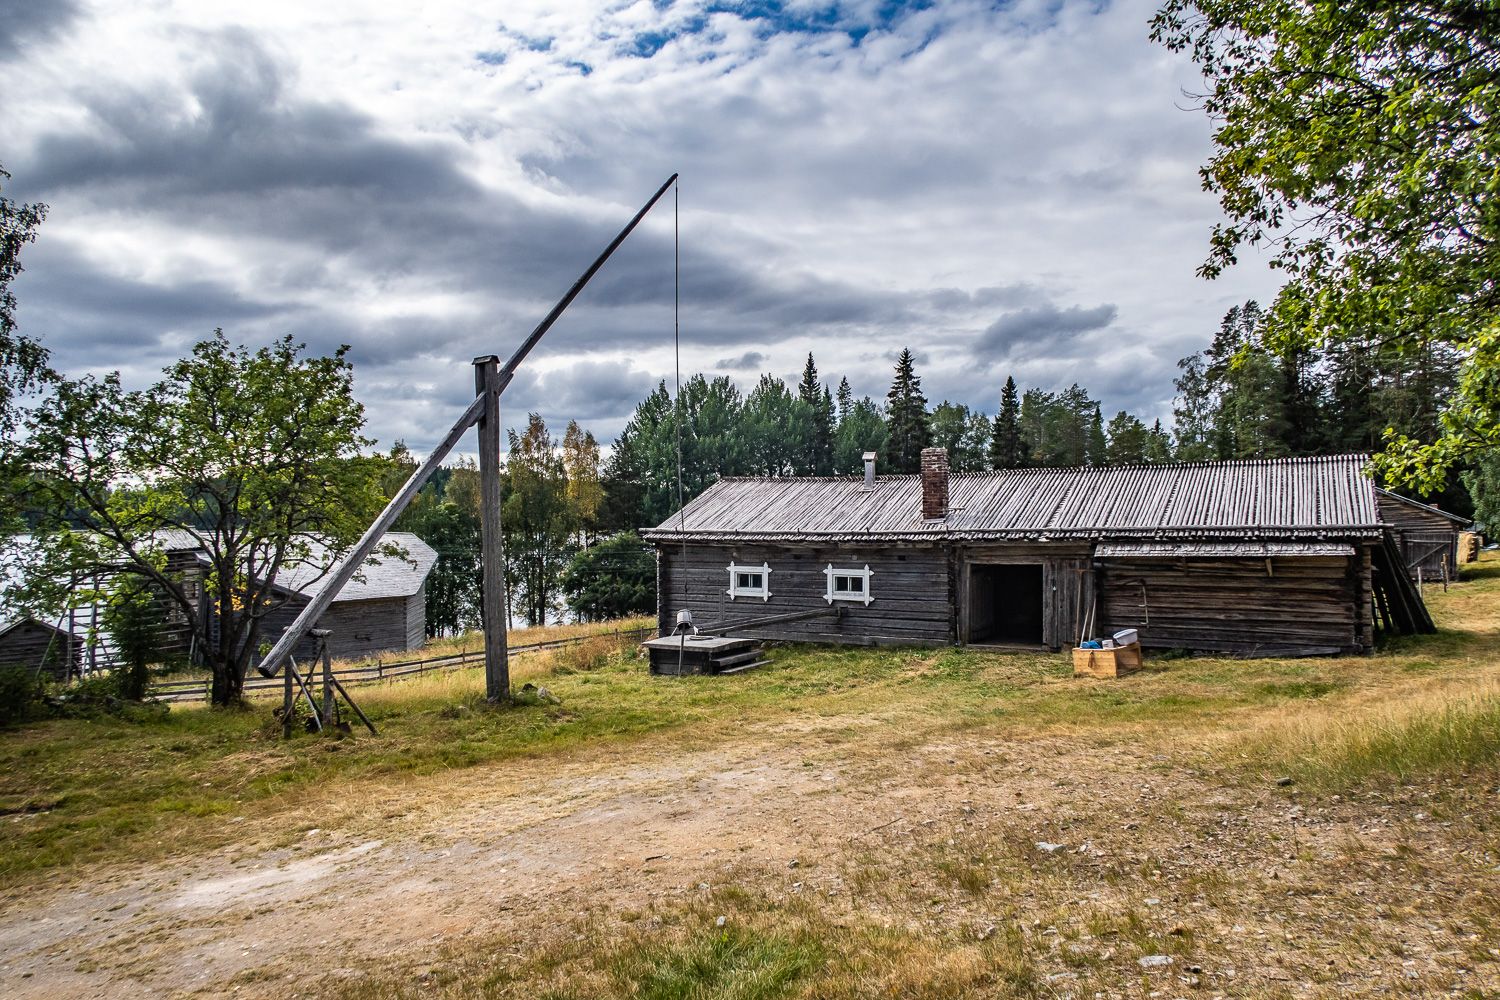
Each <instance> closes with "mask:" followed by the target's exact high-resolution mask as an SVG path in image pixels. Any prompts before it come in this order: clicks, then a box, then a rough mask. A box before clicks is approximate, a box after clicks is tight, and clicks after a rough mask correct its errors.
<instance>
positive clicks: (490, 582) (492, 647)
mask: <svg viewBox="0 0 1500 1000" xmlns="http://www.w3.org/2000/svg"><path fill="white" fill-rule="evenodd" d="M474 394H475V395H476V396H481V397H483V399H484V411H483V413H482V414H481V415H480V417H479V423H478V427H479V506H480V512H479V519H480V528H481V531H482V541H481V552H482V554H483V561H484V604H483V607H482V611H481V614H482V616H483V618H484V690H485V697H487V698H488V699H489V700H490V701H509V700H510V660H509V658H508V656H507V652H508V650H507V649H506V645H505V641H506V637H505V550H504V548H503V547H502V543H501V537H500V359H499V358H497V357H495V356H494V355H493V354H492V355H490V356H488V357H484V358H475V359H474Z"/></svg>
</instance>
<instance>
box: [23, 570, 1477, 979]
mask: <svg viewBox="0 0 1500 1000" xmlns="http://www.w3.org/2000/svg"><path fill="white" fill-rule="evenodd" d="M1493 555H1494V554H1492V553H1487V554H1486V558H1485V561H1484V562H1482V563H1481V564H1480V565H1478V566H1477V567H1471V568H1470V569H1469V572H1468V574H1467V576H1466V579H1465V581H1464V582H1463V583H1460V584H1458V585H1456V586H1454V587H1453V588H1452V589H1451V590H1450V591H1449V592H1448V593H1446V594H1444V593H1441V592H1435V591H1434V590H1433V589H1432V588H1429V592H1428V597H1429V601H1430V604H1431V606H1432V608H1433V612H1434V615H1435V617H1436V618H1437V619H1438V621H1439V623H1440V625H1441V632H1440V634H1439V635H1437V636H1431V637H1421V638H1415V639H1403V640H1399V641H1395V642H1392V643H1390V644H1389V645H1388V646H1386V647H1385V648H1384V649H1383V650H1382V651H1381V652H1380V653H1379V654H1378V655H1376V656H1374V657H1370V658H1348V659H1313V660H1231V659H1212V658H1202V659H1189V658H1158V659H1148V661H1147V666H1146V670H1145V671H1143V672H1142V673H1140V674H1137V675H1134V676H1132V677H1129V678H1125V679H1122V680H1118V681H1100V680H1088V679H1075V678H1073V677H1072V676H1071V669H1070V666H1069V664H1068V662H1067V660H1066V658H1065V657H1064V656H1050V655H1036V654H1028V653H997V652H978V651H961V650H912V649H904V650H878V651H877V650H869V649H832V648H826V647H781V648H777V649H775V650H773V651H772V654H771V655H772V658H773V660H774V662H773V663H772V664H771V665H770V666H768V667H765V668H761V669H760V670H757V671H752V672H750V673H747V674H743V675H736V676H733V677H725V678H681V679H675V678H652V677H650V676H648V674H647V672H646V669H645V663H644V661H643V660H640V659H639V658H637V655H636V651H635V650H634V649H633V648H630V649H623V650H621V649H617V648H614V647H613V643H612V642H611V641H610V640H608V639H600V640H598V641H597V642H594V643H590V644H586V645H584V646H582V647H578V648H577V649H570V650H565V651H560V652H558V653H555V654H550V655H538V656H533V657H527V658H524V659H522V660H519V661H517V664H516V666H515V673H516V683H517V685H518V686H519V685H521V684H524V683H527V682H531V683H534V684H538V685H544V686H546V687H548V688H549V689H550V690H551V691H553V692H555V693H556V694H557V695H558V696H559V697H560V698H561V699H562V704H560V705H555V704H551V703H548V702H540V701H536V700H535V699H534V698H528V699H523V702H522V703H521V704H519V705H517V706H516V707H514V708H509V709H504V710H497V709H493V708H491V707H489V706H487V705H486V704H485V703H484V701H483V699H482V679H481V678H480V676H479V673H478V671H465V672H456V673H451V674H444V675H440V676H434V677H428V678H424V679H420V680H413V681H408V682H404V683H397V684H391V685H388V686H385V687H371V688H364V689H361V690H360V691H359V692H356V696H357V697H359V698H360V700H361V704H362V706H363V707H364V708H365V710H366V711H367V712H368V713H369V714H370V715H371V717H372V718H373V719H374V720H375V722H376V724H377V725H378V726H379V727H380V735H379V736H376V737H371V736H369V735H368V734H363V733H357V734H356V735H355V736H354V737H352V738H344V739H332V738H324V737H320V736H311V735H307V736H299V737H297V738H296V739H294V740H292V741H290V742H286V743H284V742H282V741H281V740H280V739H279V729H278V728H277V727H276V726H275V725H274V724H273V722H272V721H271V718H270V714H269V713H270V707H271V706H270V703H269V702H263V703H256V704H254V705H252V707H251V708H250V709H248V710H246V711H244V712H237V713H222V712H211V711H208V710H206V709H196V708H184V707H180V706H179V707H173V709H172V710H171V711H170V712H168V713H165V714H161V713H149V712H142V713H138V714H137V715H136V716H134V717H131V718H118V717H112V716H100V717H97V718H93V719H74V720H66V721H53V722H47V723H37V724H30V725H27V726H25V727H23V728H20V729H17V730H13V731H9V732H5V733H3V734H0V765H3V767H0V824H3V829H4V831H5V836H4V837H3V838H0V996H5V997H12V996H14V997H88V996H101V997H104V996H107V997H127V996H150V997H177V996H182V997H200V996H201V997H231V996H232V997H276V998H291V997H297V998H306V997H323V998H370V1000H374V998H382V1000H383V998H390V997H406V998H418V997H421V998H427V997H454V998H457V997H465V998H468V997H558V998H562V997H579V998H584V997H641V998H695V997H702V998H708V997H733V998H772V997H809V998H837V997H970V996H973V997H1046V998H1052V997H1056V998H1070V1000H1103V998H1123V997H1130V998H1140V1000H1151V998H1163V1000H1175V998H1186V997H1193V996H1199V997H1203V998H1204V1000H1209V998H1229V997H1267V998H1270V997H1311V996H1335V995H1336V996H1351V995H1354V996H1358V995H1377V994H1379V995H1389V994H1410V995H1437V994H1444V995H1453V996H1467V997H1474V998H1479V997H1485V996H1500V653H1497V648H1500V561H1497V560H1495V559H1494V558H1493Z"/></svg>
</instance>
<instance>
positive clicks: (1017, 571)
mask: <svg viewBox="0 0 1500 1000" xmlns="http://www.w3.org/2000/svg"><path fill="white" fill-rule="evenodd" d="M1365 463H1366V458H1365V457H1364V456H1360V455H1340V456H1332V457H1321V458H1292V459H1277V460H1264V461H1243V462H1203V463H1190V464H1177V465H1151V466H1128V467H1116V468H1089V467H1085V468H1069V469H1015V470H1003V471H997V472H977V473H959V474H955V475H952V476H949V475H948V473H947V468H946V453H943V452H942V451H941V449H929V451H928V452H927V453H924V472H923V474H922V475H895V476H878V477H877V476H876V475H874V470H873V468H872V467H871V466H869V465H867V471H866V476H865V477H864V478H863V479H861V478H857V477H834V478H790V477H787V478H764V479H748V478H734V479H724V480H721V481H720V482H718V483H716V484H714V485H713V486H711V487H710V488H709V489H708V490H707V491H705V492H704V493H703V494H702V495H700V496H699V497H697V498H696V499H695V500H693V501H692V502H690V503H689V504H687V505H686V507H684V508H683V510H681V511H679V512H677V513H675V514H673V515H672V516H671V517H670V518H668V519H667V520H666V521H664V522H662V524H660V525H659V526H657V527H656V528H654V529H651V530H649V531H647V532H645V535H646V537H647V538H648V539H649V540H651V541H652V542H654V543H655V545H656V547H657V558H658V567H659V572H658V578H657V579H658V588H659V591H658V597H659V614H660V619H661V627H662V630H663V632H664V633H666V632H670V630H671V628H672V625H673V622H674V619H675V616H676V614H677V612H678V611H679V610H682V609H687V610H690V611H691V612H692V613H693V615H694V618H695V620H696V621H697V622H699V623H700V627H703V628H704V629H705V630H706V631H713V629H714V627H715V626H716V625H719V626H721V627H722V625H723V624H725V623H731V622H740V621H745V620H753V619H755V618H757V617H774V616H781V615H786V614H791V613H796V612H802V611H806V612H816V611H818V610H819V609H825V610H827V611H828V612H829V613H828V614H825V615H820V616H816V617H809V618H804V619H801V620H795V621H786V622H779V623H775V624H772V625H768V626H765V627H763V628H750V629H747V630H745V631H744V632H743V633H742V634H752V635H758V636H760V637H762V638H771V639H788V640H807V641H827V642H848V643H871V644H911V643H916V644H926V645H938V644H960V645H963V644H985V643H994V644H1021V645H1034V646H1046V647H1049V648H1052V649H1060V648H1064V647H1068V646H1072V645H1074V644H1076V643H1077V642H1078V641H1079V640H1080V639H1082V638H1086V636H1085V635H1084V634H1083V633H1084V630H1085V623H1092V628H1090V629H1088V630H1089V631H1090V632H1091V633H1092V634H1093V635H1096V636H1107V635H1110V634H1112V633H1113V632H1115V631H1119V630H1122V629H1126V628H1135V629H1138V630H1139V631H1140V635H1141V641H1142V643H1143V644H1144V645H1146V646H1148V647H1158V648H1184V649H1193V650H1202V651H1218V652H1228V653H1238V654H1245V655H1329V654H1337V653H1364V652H1368V651H1369V650H1370V649H1371V648H1372V644H1373V640H1374V628H1375V623H1376V616H1377V614H1380V615H1381V616H1382V618H1381V620H1382V621H1383V622H1386V623H1390V622H1392V621H1393V618H1392V616H1391V615H1390V614H1388V613H1385V612H1386V610H1387V605H1388V604H1389V603H1390V602H1389V601H1388V600H1386V599H1385V597H1384V594H1385V591H1386V590H1388V589H1389V588H1391V587H1393V586H1399V583H1398V581H1396V580H1395V579H1394V577H1395V576H1397V575H1399V576H1400V577H1401V578H1402V581H1404V579H1405V574H1404V573H1399V574H1397V573H1393V572H1392V570H1391V552H1392V551H1393V550H1392V549H1391V548H1390V546H1389V544H1388V543H1389V538H1388V534H1387V527H1388V526H1387V525H1385V524H1383V523H1382V522H1381V520H1380V518H1379V515H1378V511H1377V506H1376V497H1375V489H1374V486H1373V484H1372V483H1371V482H1370V480H1369V479H1368V478H1367V477H1366V476H1365V475H1364V473H1363V468H1364V465H1365ZM1409 592H1410V587H1409V585H1408V586H1407V587H1406V588H1405V589H1403V590H1402V591H1401V592H1400V593H1399V594H1397V595H1395V597H1396V598H1399V599H1400V601H1402V602H1407V601H1409V600H1410V599H1411V598H1410V593H1409ZM1416 600H1417V601H1418V602H1419V601H1420V598H1416ZM1401 607H1402V608H1407V607H1408V606H1407V604H1405V603H1403V604H1402V605H1401ZM835 609H842V614H835V613H833V612H834V610H835ZM1416 617H1417V618H1420V619H1423V620H1426V619H1425V609H1421V610H1420V611H1419V612H1416ZM1405 620H1406V619H1402V621H1405ZM1428 621H1429V626H1428V627H1430V620H1428Z"/></svg>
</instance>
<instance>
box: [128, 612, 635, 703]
mask: <svg viewBox="0 0 1500 1000" xmlns="http://www.w3.org/2000/svg"><path fill="white" fill-rule="evenodd" d="M655 631H656V626H655V625H646V626H643V627H641V628H629V629H623V630H622V629H615V630H614V631H613V632H595V633H593V634H592V635H579V636H573V637H572V638H569V639H550V640H548V641H546V642H532V643H526V644H525V645H520V646H511V647H510V649H509V653H510V655H511V656H518V655H521V654H523V653H539V652H541V651H543V650H547V649H559V648H562V647H564V646H581V645H583V644H584V643H586V642H591V641H593V640H595V639H634V638H643V637H645V636H646V635H647V634H648V633H651V632H655ZM482 662H484V650H483V649H476V650H472V651H470V652H465V653H453V654H450V655H448V656H434V657H430V658H428V659H425V660H401V661H399V662H396V663H390V664H387V663H385V662H384V661H382V660H376V661H375V662H374V663H366V664H362V665H360V666H355V667H345V668H344V669H343V670H335V671H334V672H333V674H334V676H335V677H337V678H338V679H339V683H340V684H343V685H344V686H345V687H347V686H349V685H351V684H378V683H380V682H382V681H393V680H400V679H402V678H405V677H420V676H421V675H422V674H425V673H430V672H432V671H444V670H458V669H460V668H462V667H465V666H468V665H469V664H471V663H482ZM303 669H304V670H306V669H308V668H307V667H304V668H303ZM310 679H311V678H310ZM211 683H212V682H211V681H209V680H201V681H164V682H162V683H160V684H154V685H152V687H151V690H150V692H149V696H150V697H153V698H158V699H160V700H161V701H170V702H180V701H206V700H208V692H209V687H210V684H211ZM284 683H285V682H284V681H281V680H276V679H272V680H266V679H264V678H261V677H255V678H247V679H246V680H245V686H244V692H245V694H247V695H248V694H253V693H254V692H257V691H280V690H282V685H283V684H284Z"/></svg>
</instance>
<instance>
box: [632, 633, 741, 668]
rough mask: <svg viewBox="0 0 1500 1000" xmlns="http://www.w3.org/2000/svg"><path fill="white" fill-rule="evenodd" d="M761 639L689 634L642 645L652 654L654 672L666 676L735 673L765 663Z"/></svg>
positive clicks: (667, 637)
mask: <svg viewBox="0 0 1500 1000" xmlns="http://www.w3.org/2000/svg"><path fill="white" fill-rule="evenodd" d="M759 644H760V640H759V639H747V638H743V637H737V636H720V635H690V636H674V635H669V636H663V637H661V638H660V639H647V640H646V641H645V642H643V643H642V644H641V645H643V646H645V647H646V649H647V651H648V652H649V653H650V654H651V672H652V673H653V674H662V675H667V676H672V677H676V676H686V675H689V674H732V673H739V672H740V671H741V670H748V669H750V668H751V667H758V666H760V665H761V664H762V663H764V662H766V661H764V660H762V659H761V658H760V645H759Z"/></svg>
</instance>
